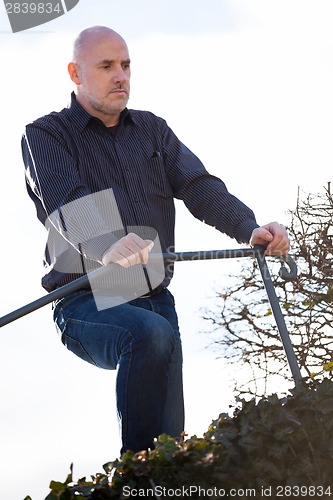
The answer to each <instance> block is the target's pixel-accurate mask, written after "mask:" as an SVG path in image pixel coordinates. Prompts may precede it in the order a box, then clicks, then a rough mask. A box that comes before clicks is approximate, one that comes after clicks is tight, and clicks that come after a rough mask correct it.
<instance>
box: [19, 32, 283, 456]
mask: <svg viewBox="0 0 333 500" xmlns="http://www.w3.org/2000/svg"><path fill="white" fill-rule="evenodd" d="M68 71H69V75H70V78H71V79H72V81H73V82H74V84H75V85H76V94H74V93H73V94H72V101H71V105H70V107H69V108H66V109H63V110H62V111H61V112H60V113H51V114H50V115H48V116H45V117H42V118H39V119H38V120H36V121H35V122H33V123H32V124H29V125H28V126H27V128H26V133H25V135H24V137H23V139H22V151H23V158H24V163H25V167H26V179H27V189H28V193H29V195H30V197H31V198H32V200H33V201H34V203H35V205H36V210H37V216H38V218H39V219H40V220H41V222H42V223H43V224H44V225H45V226H46V228H47V229H48V233H49V235H48V242H47V247H46V254H45V266H46V273H45V276H44V277H43V280H42V284H43V286H44V288H46V289H47V290H49V291H50V290H53V289H55V288H57V287H59V286H61V285H63V284H65V283H67V282H69V281H71V280H73V279H74V278H75V277H77V276H79V275H80V274H82V273H84V272H87V270H91V269H92V268H94V266H95V267H101V266H103V265H107V264H109V263H117V264H118V266H116V267H117V269H116V270H115V273H111V275H112V278H110V280H111V281H110V282H109V285H105V284H104V285H103V284H99V285H98V286H97V287H95V288H97V289H98V290H99V291H101V290H103V291H102V292H100V295H99V297H100V296H102V297H104V298H105V297H106V296H107V297H108V298H109V295H110V297H111V296H114V295H117V296H120V295H122V298H123V300H120V301H119V302H117V301H116V302H114V303H113V302H110V303H109V304H108V305H107V306H105V305H104V306H101V307H99V306H98V305H96V300H95V298H96V297H95V296H94V293H93V292H94V291H93V290H92V289H91V288H90V287H87V288H86V289H84V290H80V291H79V292H75V293H73V294H71V295H70V296H68V297H65V298H63V299H61V300H59V301H58V302H57V303H56V305H55V309H54V318H55V323H56V326H57V328H58V330H59V331H60V333H61V338H62V342H63V343H64V344H65V345H66V346H67V348H68V349H70V350H72V351H73V352H74V353H75V354H76V355H78V356H80V357H81V358H82V359H84V360H85V361H88V362H90V363H92V364H95V365H96V366H98V367H101V368H105V369H116V368H117V369H118V373H117V407H118V413H119V416H120V419H121V432H122V450H121V451H122V452H123V451H125V450H127V449H131V450H132V451H134V452H136V451H139V450H141V449H148V448H151V447H152V446H153V440H154V438H156V437H157V436H158V435H159V434H161V433H167V434H169V435H171V436H174V437H177V436H180V435H181V433H182V431H183V430H184V403H183V388H182V352H181V341H180V334H179V329H178V322H177V315H176V311H175V307H174V300H173V297H172V295H171V293H170V292H169V290H168V289H167V285H168V283H169V282H170V280H171V278H172V272H173V269H172V264H170V262H169V263H165V269H164V268H163V276H162V278H161V279H157V280H155V282H154V279H153V285H152V283H151V282H150V277H151V276H153V277H154V272H152V273H150V276H149V273H147V269H146V266H149V263H150V261H151V259H152V252H153V251H154V249H155V248H156V247H158V248H160V249H161V250H162V252H170V251H173V250H174V224H175V209H174V202H173V199H174V198H178V199H182V200H183V201H184V203H185V205H186V206H187V208H188V209H189V210H190V211H191V213H192V214H193V215H194V216H195V217H197V218H199V219H200V220H202V221H205V222H206V223H207V224H209V225H211V226H213V227H215V228H216V229H218V230H219V231H222V232H223V233H226V234H228V235H229V236H230V237H231V238H235V239H236V240H237V241H238V242H239V243H250V244H251V245H255V244H260V245H265V246H266V254H267V255H280V254H285V253H287V252H288V250H289V240H288V235H287V232H286V230H285V228H284V227H283V226H281V225H280V224H278V223H277V222H272V223H269V224H267V225H265V226H261V227H259V225H258V224H257V222H256V220H255V216H254V214H253V212H252V211H251V210H250V209H249V208H248V207H246V206H245V205H244V204H243V203H242V202H241V201H239V200H238V199H237V198H236V197H234V196H233V195H231V194H230V193H229V192H228V191H227V188H226V186H225V184H224V183H223V182H222V181H221V180H220V179H218V178H216V177H214V176H212V175H210V174H209V173H208V172H207V171H206V170H205V168H204V166H203V165H202V163H201V162H200V160H199V159H198V158H197V157H196V156H194V154H193V153H191V152H190V151H189V150H188V149H187V148H186V147H185V146H184V145H183V144H182V143H181V142H180V141H179V140H178V138H177V137H176V136H175V134H174V133H173V132H172V130H171V129H170V128H169V127H168V125H167V124H166V122H165V121H164V120H163V119H161V118H159V117H156V116H155V115H153V114H152V113H149V112H145V111H134V110H128V109H127V107H126V106H127V102H128V99H129V94H130V57H129V53H128V48H127V45H126V43H125V41H124V40H123V38H122V37H121V36H120V35H119V34H117V33H115V32H114V31H113V30H111V29H109V28H106V27H101V26H95V27H92V28H88V29H86V30H84V31H83V32H81V33H80V34H79V36H78V38H77V39H76V41H75V44H74V53H73V61H72V62H71V63H70V64H69V65H68ZM100 193H107V196H106V198H107V199H108V200H110V199H111V198H112V197H114V200H115V203H114V204H113V203H111V202H110V206H109V208H108V210H106V212H107V213H108V214H109V215H106V216H102V215H101V210H100V209H99V208H98V203H97V202H96V198H92V197H93V196H94V195H96V196H98V195H99V194H100ZM103 203H104V202H103ZM103 203H102V204H101V205H103ZM111 205H112V206H111ZM114 205H116V210H115V209H114ZM110 213H111V215H110ZM117 213H118V215H119V218H120V220H121V223H122V229H121V228H120V227H119V220H118V221H117V223H116V222H115V219H116V218H117ZM112 214H113V215H112ZM108 216H110V221H109V222H108V221H106V219H107V218H108ZM147 228H148V229H147ZM138 270H140V272H139V271H138ZM131 271H133V273H132V274H131V275H130V278H129V279H128V280H127V277H128V276H129V275H128V274H126V273H128V272H131ZM140 273H141V274H140ZM139 274H140V276H141V278H140V279H142V276H144V280H145V284H146V286H147V287H148V291H147V292H146V293H141V292H140V290H141V289H140V286H139V285H138V281H140V279H139ZM115 276H117V277H116V278H115ZM112 280H113V281H112ZM126 280H127V282H126ZM125 282H126V283H125ZM110 283H111V285H110ZM112 283H113V284H116V285H115V286H116V289H117V290H116V293H113V292H112ZM123 285H124V286H123ZM126 290H127V291H126ZM118 298H119V297H118Z"/></svg>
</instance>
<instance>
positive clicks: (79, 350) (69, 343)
mask: <svg viewBox="0 0 333 500" xmlns="http://www.w3.org/2000/svg"><path fill="white" fill-rule="evenodd" d="M61 341H62V343H63V344H64V346H66V347H67V349H68V350H69V351H71V352H72V353H73V354H75V355H76V356H78V357H79V358H81V359H82V360H83V361H86V362H87V363H90V364H91V365H94V366H97V365H96V363H95V361H94V360H93V359H92V357H91V356H90V355H89V354H88V352H87V351H86V350H85V348H84V347H83V345H82V344H81V342H80V341H79V340H76V339H73V338H72V337H70V336H69V335H67V334H66V332H63V334H62V336H61Z"/></svg>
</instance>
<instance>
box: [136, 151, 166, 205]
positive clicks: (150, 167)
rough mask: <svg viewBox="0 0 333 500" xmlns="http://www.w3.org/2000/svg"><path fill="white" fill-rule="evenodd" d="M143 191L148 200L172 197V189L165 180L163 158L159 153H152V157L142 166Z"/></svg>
mask: <svg viewBox="0 0 333 500" xmlns="http://www.w3.org/2000/svg"><path fill="white" fill-rule="evenodd" d="M143 170H144V178H145V182H144V184H145V190H146V195H147V197H148V198H149V199H155V200H156V198H160V199H168V198H172V197H173V192H172V187H171V185H170V183H169V180H168V178H167V175H166V172H165V168H164V164H163V157H162V155H161V154H160V153H159V152H154V154H153V156H152V157H151V158H149V159H148V160H146V161H145V164H144V168H143Z"/></svg>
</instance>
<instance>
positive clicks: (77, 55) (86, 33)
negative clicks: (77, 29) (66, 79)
mask: <svg viewBox="0 0 333 500" xmlns="http://www.w3.org/2000/svg"><path fill="white" fill-rule="evenodd" d="M105 39H110V40H112V39H114V40H115V41H116V40H118V41H122V43H123V44H124V45H126V42H125V40H124V39H123V38H122V37H121V36H120V35H119V34H118V33H117V32H116V31H114V30H112V29H111V28H108V27H106V26H92V27H90V28H86V29H85V30H83V31H81V33H79V35H78V36H77V38H76V39H75V41H74V46H73V59H72V60H73V62H75V63H77V64H82V60H83V59H84V54H85V53H86V52H87V51H88V50H89V48H91V47H92V46H93V45H96V44H98V43H100V42H102V41H103V40H105Z"/></svg>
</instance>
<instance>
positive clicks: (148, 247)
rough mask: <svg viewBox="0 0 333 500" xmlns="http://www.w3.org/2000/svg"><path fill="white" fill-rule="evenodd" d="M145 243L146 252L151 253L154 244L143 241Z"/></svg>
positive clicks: (149, 241) (150, 241)
mask: <svg viewBox="0 0 333 500" xmlns="http://www.w3.org/2000/svg"><path fill="white" fill-rule="evenodd" d="M145 242H146V243H147V250H148V252H151V251H152V249H153V246H154V242H153V241H152V240H145Z"/></svg>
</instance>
